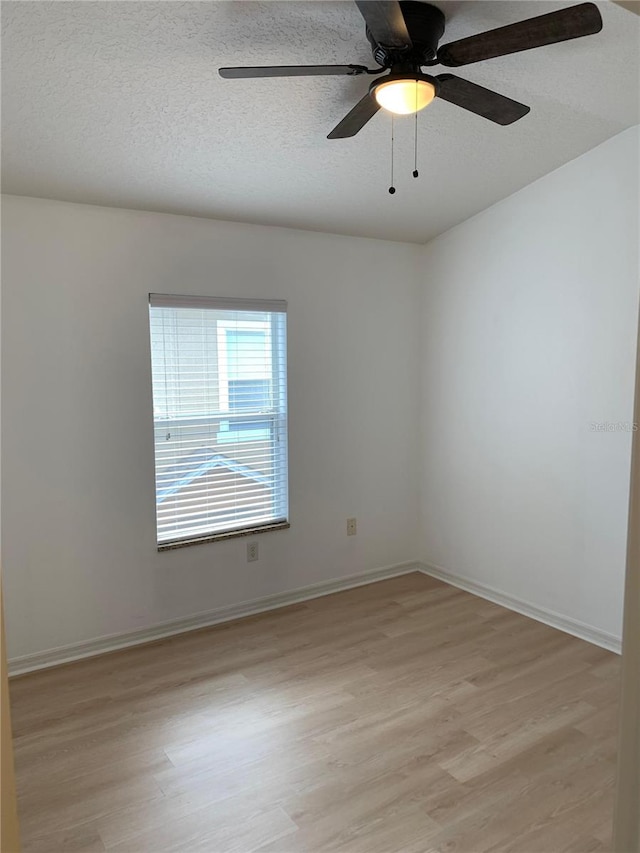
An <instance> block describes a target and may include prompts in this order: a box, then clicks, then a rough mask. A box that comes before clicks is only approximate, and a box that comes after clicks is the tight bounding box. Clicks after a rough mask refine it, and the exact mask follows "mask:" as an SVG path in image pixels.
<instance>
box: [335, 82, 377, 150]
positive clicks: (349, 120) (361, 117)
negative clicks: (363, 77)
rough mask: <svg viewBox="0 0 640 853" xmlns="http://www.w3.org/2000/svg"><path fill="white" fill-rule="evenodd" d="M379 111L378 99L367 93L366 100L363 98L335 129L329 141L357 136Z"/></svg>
mask: <svg viewBox="0 0 640 853" xmlns="http://www.w3.org/2000/svg"><path fill="white" fill-rule="evenodd" d="M379 109H380V105H379V104H378V102H377V101H376V99H375V98H372V97H371V95H370V94H369V93H368V92H367V94H366V95H365V96H364V98H361V99H360V100H359V101H358V103H357V104H356V105H355V107H354V108H353V109H352V110H351V111H350V112H348V113H347V114H346V116H345V117H344V118H343V119H342V121H341V122H340V123H339V124H337V125H336V126H335V127H334V128H333V130H332V131H331V133H330V134H329V135H328V136H327V139H346V138H347V137H348V136H355V135H356V133H357V132H358V131H359V130H362V128H363V127H364V126H365V124H366V123H367V122H368V121H369V119H370V118H373V117H374V115H375V114H376V113H377V112H378V110H379Z"/></svg>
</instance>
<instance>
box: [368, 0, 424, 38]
mask: <svg viewBox="0 0 640 853" xmlns="http://www.w3.org/2000/svg"><path fill="white" fill-rule="evenodd" d="M355 2H356V6H357V7H358V9H359V10H360V14H361V15H362V17H363V18H364V20H365V23H366V25H367V26H368V27H369V32H370V33H371V35H372V36H373V37H374V39H375V40H376V41H377V42H378V44H381V45H384V46H385V47H411V45H412V43H411V38H410V36H409V30H408V29H407V25H406V23H405V20H404V15H403V14H402V9H401V8H400V3H398V2H397V0H355Z"/></svg>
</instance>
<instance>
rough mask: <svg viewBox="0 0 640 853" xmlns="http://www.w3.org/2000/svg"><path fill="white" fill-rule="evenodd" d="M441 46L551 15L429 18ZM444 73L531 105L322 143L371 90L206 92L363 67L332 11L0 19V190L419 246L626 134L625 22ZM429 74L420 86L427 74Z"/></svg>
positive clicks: (487, 9)
mask: <svg viewBox="0 0 640 853" xmlns="http://www.w3.org/2000/svg"><path fill="white" fill-rule="evenodd" d="M438 5H439V6H440V8H441V9H442V10H443V11H444V12H445V15H446V16H447V30H446V34H445V37H444V41H451V40H453V39H456V38H461V37H464V36H466V35H471V34H472V33H476V32H480V31H482V30H486V29H491V28H494V27H497V26H502V25H504V24H507V23H510V22H512V21H516V20H521V19H523V18H528V17H532V16H534V15H539V14H543V13H545V12H548V11H552V10H553V9H556V8H561V7H562V6H564V5H571V4H563V3H557V2H528V0H515V2H510V0H499V2H484V0H462V1H460V0H443V2H440V3H438ZM599 7H600V9H601V12H602V16H603V19H604V29H603V31H602V32H601V33H600V34H598V35H595V36H590V37H587V38H584V39H580V40H576V41H572V42H566V43H564V44H559V45H553V46H550V47H546V48H540V49H538V50H535V51H529V52H526V53H521V54H517V55H512V56H507V57H503V58H500V59H493V60H488V61H486V62H482V63H478V64H477V65H472V66H467V67H466V68H464V69H459V72H458V73H459V74H460V76H464V77H467V78H468V79H470V80H473V81H474V82H476V83H479V84H481V85H484V86H488V87H491V88H494V89H496V90H497V91H499V92H501V93H503V94H505V95H508V96H511V97H513V98H515V99H516V100H519V101H523V102H524V103H526V104H529V105H530V106H531V113H530V114H529V115H528V116H526V117H525V118H524V119H522V120H521V121H520V122H517V123H516V124H514V125H512V126H510V127H500V126H498V125H494V124H492V123H491V122H488V121H486V120H484V119H481V118H479V117H477V116H475V115H472V114H471V113H468V112H465V111H463V110H461V109H458V108H456V107H454V106H453V105H451V104H448V103H446V102H444V101H440V100H436V101H435V102H434V103H433V104H432V105H431V106H430V107H428V108H427V109H426V110H424V111H423V112H422V113H420V115H419V169H420V178H419V179H418V180H414V179H413V178H412V177H411V171H412V169H413V135H412V134H413V120H412V119H411V118H404V119H400V120H397V121H396V179H395V183H396V186H397V188H398V189H397V193H396V194H395V195H394V196H391V195H389V194H388V192H387V187H388V185H389V172H390V156H389V152H390V129H391V128H390V125H391V121H390V117H389V116H388V115H387V114H383V113H380V114H378V116H376V117H375V118H374V119H373V120H372V121H371V122H370V123H369V124H368V125H367V126H366V127H365V128H364V130H363V131H362V132H361V133H360V134H359V135H358V136H356V137H355V138H353V139H347V140H336V141H328V140H327V139H326V138H325V137H326V134H327V133H328V132H329V130H331V128H332V127H333V126H334V125H335V124H336V123H337V121H338V120H339V119H340V118H342V116H343V115H344V114H345V113H346V112H347V111H348V110H349V109H350V107H351V105H352V104H353V103H355V101H357V100H358V99H359V98H360V97H361V96H362V95H363V94H364V92H365V91H366V89H367V86H368V84H369V81H370V79H371V78H363V77H356V78H347V77H326V78H319V77H316V78H288V79H286V78H280V79H267V80H256V81H240V80H222V79H221V78H220V77H219V76H218V74H217V68H218V67H219V66H223V65H278V64H297V63H301V64H304V63H343V62H348V63H362V64H369V66H370V67H372V65H373V62H372V60H371V56H370V53H369V50H368V43H367V42H366V39H365V37H364V25H363V21H362V19H361V17H360V15H359V13H358V10H357V8H356V6H355V4H353V3H350V2H313V0H308V2H293V0H291V2H266V3H258V2H249V0H242V2H186V3H178V2H153V0H151V2H136V0H128V2H60V0H54V2H24V0H17V2H13V0H12V1H11V2H4V3H2V30H3V35H2V72H3V73H2V96H3V100H2V134H3V136H2V166H3V176H2V177H3V184H2V189H3V191H4V192H7V193H15V194H20V195H32V196H42V197H47V198H57V199H63V200H68V201H79V202H88V203H94V204H102V205H115V206H119V207H132V208H140V209H147V210H159V211H167V212H175V213H185V214H193V215H197V216H210V217H215V218H221V219H229V220H239V221H246V222H258V223H265V224H272V225H284V226H290V227H295V228H309V229H314V230H319V231H333V232H337V233H344V234H357V235H364V236H372V237H381V238H387V239H397V240H410V241H415V242H424V241H426V240H428V239H430V238H431V237H433V236H434V235H435V234H438V233H440V232H442V231H444V230H446V229H447V228H449V227H451V226H452V225H454V224H455V223H457V222H460V221H462V220H463V219H466V218H467V217H469V216H471V215H472V214H474V213H476V212H477V211H479V210H482V209H484V208H486V207H487V206H489V205H490V204H492V203H494V202H496V201H498V200H499V199H501V198H504V197H505V196H507V195H509V194H510V193H512V192H514V191H515V190H517V189H519V188H520V187H522V186H524V185H526V184H528V183H530V182H531V181H533V180H535V179H536V178H538V177H540V176H542V175H544V174H546V173H547V172H549V171H551V170H552V169H554V168H556V167H558V166H560V165H561V164H562V163H565V162H567V161H568V160H571V159H572V158H574V157H576V156H578V155H579V154H582V153H583V152H585V151H587V150H589V149H590V148H592V147H594V146H595V145H597V144H598V143H600V142H602V141H604V140H605V139H607V138H609V137H611V136H613V135H615V134H616V133H618V132H620V131H621V130H623V129H625V128H627V127H629V126H631V125H633V124H637V123H638V121H639V120H640V117H639V113H640V94H639V92H640V18H638V17H636V16H635V15H632V14H630V13H629V12H628V11H626V10H625V9H623V8H621V7H620V6H617V5H614V4H613V3H608V2H603V3H600V4H599ZM434 73H438V70H437V69H436V71H435V72H434Z"/></svg>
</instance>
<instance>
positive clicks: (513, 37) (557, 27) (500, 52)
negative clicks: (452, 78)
mask: <svg viewBox="0 0 640 853" xmlns="http://www.w3.org/2000/svg"><path fill="white" fill-rule="evenodd" d="M601 29H602V17H601V16H600V12H599V11H598V7H597V6H596V5H595V4H594V3H580V5H579V6H570V7H569V8H568V9H559V10H558V11H557V12H549V13H548V14H546V15H539V16H538V17H537V18H529V19H528V20H526V21H519V22H518V23H517V24H509V25H508V26H506V27H498V28H497V29H495V30H488V31H487V32H486V33H479V34H478V35H476V36H469V37H468V38H464V39H460V40H459V41H452V42H451V43H450V44H445V45H443V46H442V47H441V48H440V49H439V50H438V57H437V60H436V61H437V62H438V63H439V64H440V65H447V66H450V67H453V68H455V67H457V66H459V65H469V64H470V63H471V62H480V61H481V60H483V59H493V58H494V57H496V56H506V55H507V54H509V53H518V52H519V51H521V50H531V49H532V48H534V47H543V46H544V45H547V44H555V43H556V42H560V41H569V40H570V39H576V38H581V37H582V36H589V35H593V34H594V33H598V32H600V30H601Z"/></svg>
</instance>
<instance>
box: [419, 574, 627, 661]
mask: <svg viewBox="0 0 640 853" xmlns="http://www.w3.org/2000/svg"><path fill="white" fill-rule="evenodd" d="M418 565H419V569H420V571H421V572H423V573H424V574H425V575H430V576H431V577H432V578H437V579H438V580H441V581H444V582H445V583H448V584H451V586H456V587H459V589H464V590H465V591H466V592H471V593H473V594H474V595H477V596H479V597H480V598H486V599H487V600H488V601H493V603H494V604H500V605H502V606H503V607H507V608H508V609H509V610H515V612H516V613H522V614H523V616H530V617H531V619H535V620H537V621H538V622H544V624H545V625H550V626H551V627H552V628H557V629H558V630H559V631H564V632H565V633H566V634H571V635H572V636H574V637H579V638H580V639H581V640H586V641H587V642H588V643H593V644H594V645H596V646H601V648H603V649H607V650H608V651H610V652H616V653H617V654H620V653H621V651H622V639H621V637H616V636H615V634H609V633H607V632H606V631H601V630H600V629H599V628H594V627H592V626H591V625H587V624H586V623H584V622H580V621H578V620H577V619H572V618H571V617H570V616H563V615H562V614H561V613H556V612H555V611H553V610H547V609H546V608H542V607H536V606H535V605H533V604H529V603H528V602H527V601H523V600H522V599H520V598H515V597H514V596H512V595H508V594H507V593H505V592H501V591H500V590H498V589H494V588H493V587H491V586H488V585H487V584H483V583H478V582H477V581H472V580H469V579H468V578H464V577H462V576H460V575H456V574H454V573H453V572H448V571H446V570H445V569H441V568H440V567H439V566H434V565H430V564H428V563H419V564H418Z"/></svg>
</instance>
